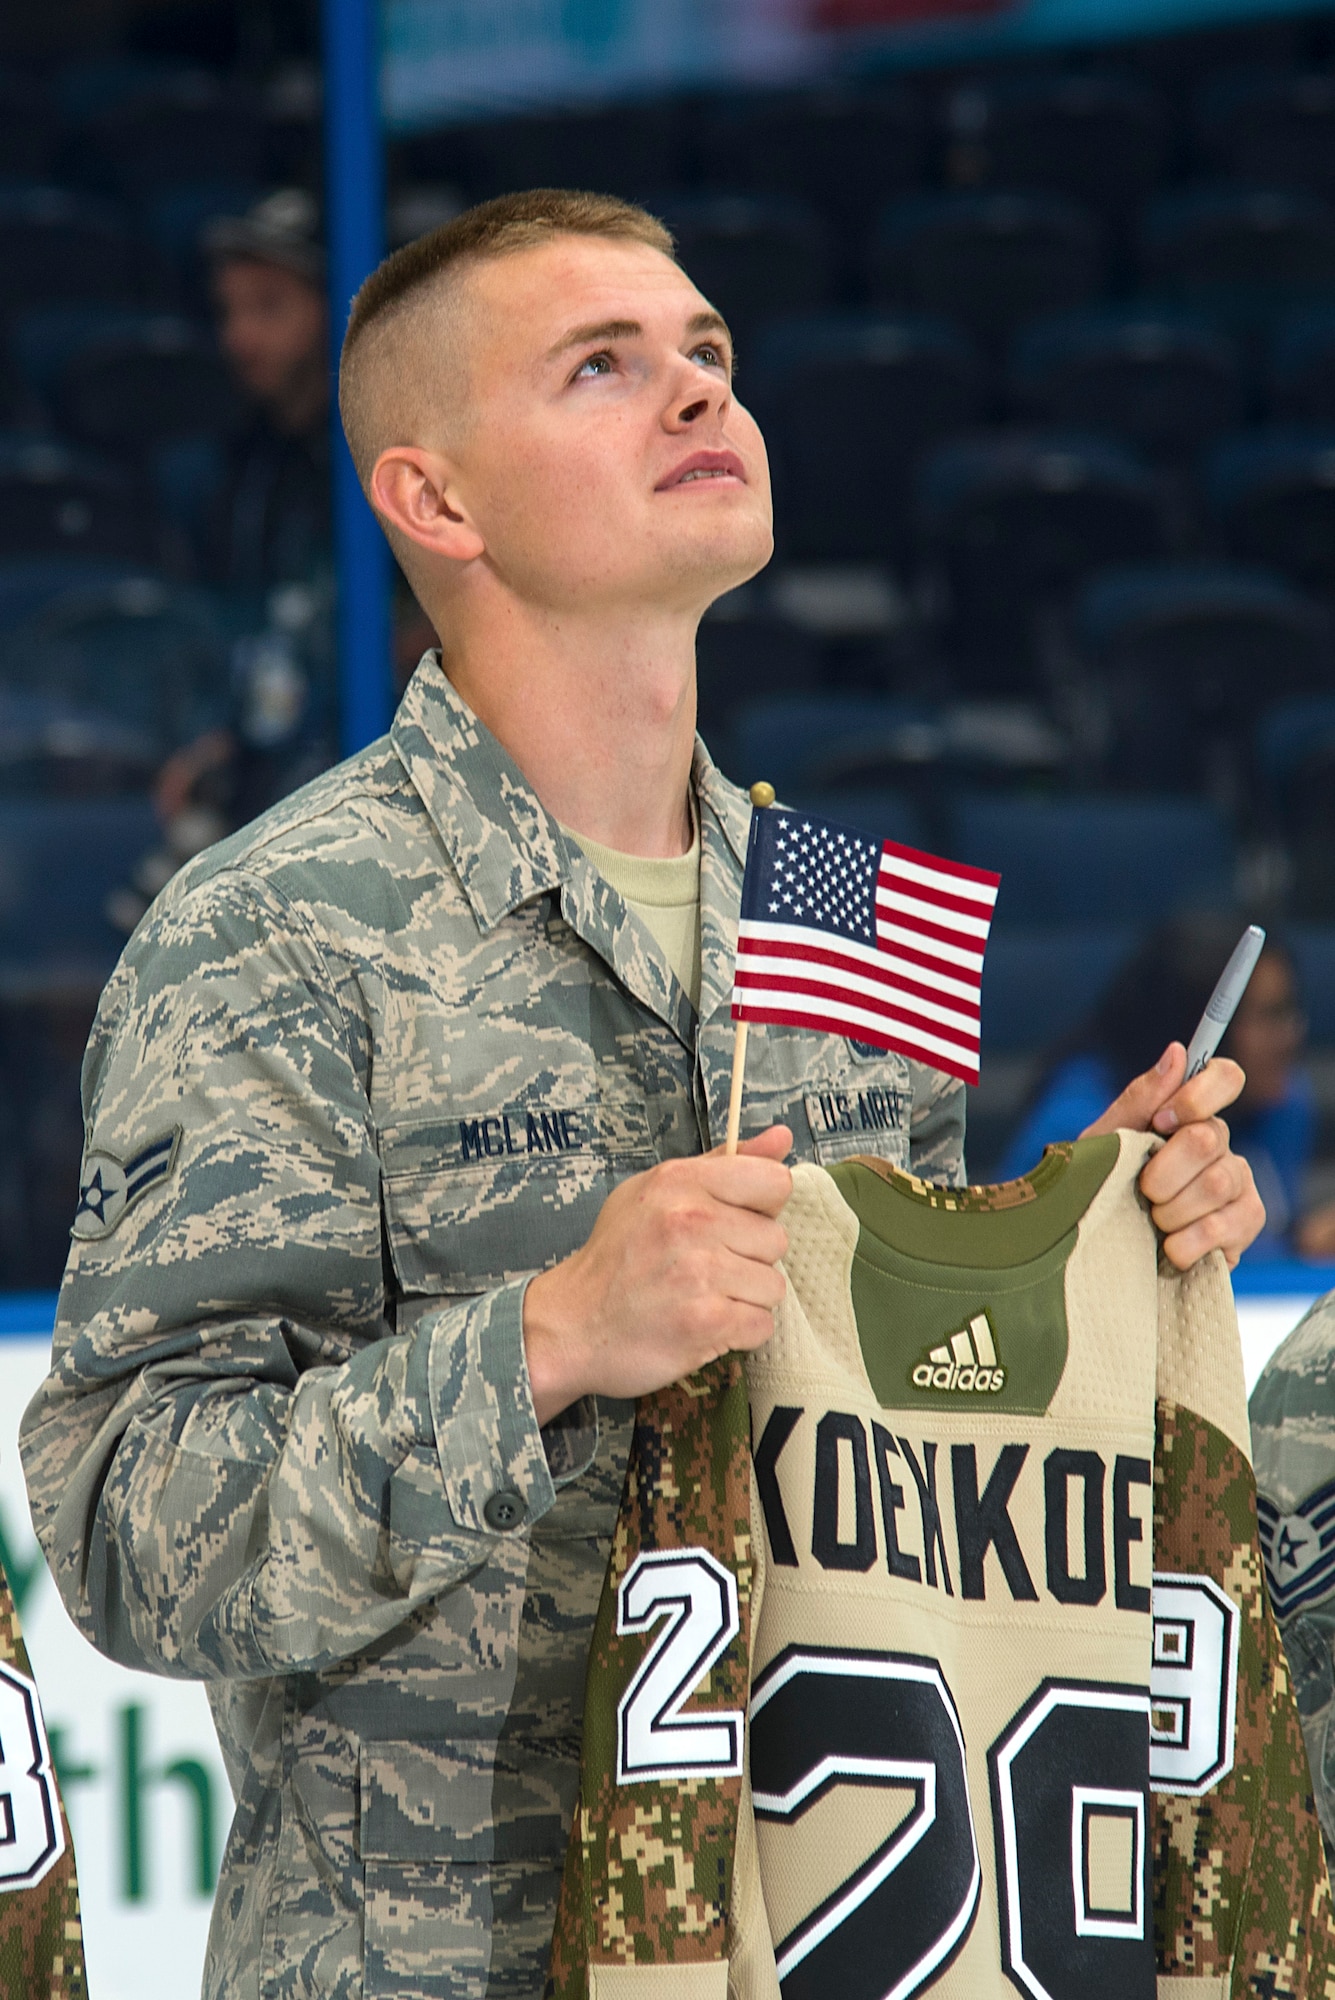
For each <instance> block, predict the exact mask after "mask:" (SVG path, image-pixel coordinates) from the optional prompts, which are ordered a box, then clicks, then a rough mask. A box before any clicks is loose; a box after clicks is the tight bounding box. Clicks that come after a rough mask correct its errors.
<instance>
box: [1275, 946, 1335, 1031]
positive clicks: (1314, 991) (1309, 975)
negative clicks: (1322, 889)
mask: <svg viewBox="0 0 1335 2000" xmlns="http://www.w3.org/2000/svg"><path fill="white" fill-rule="evenodd" d="M1282 935H1283V939H1284V942H1285V944H1287V945H1288V947H1289V949H1290V950H1291V951H1292V953H1293V956H1294V960H1295V962H1296V964H1297V968H1298V991H1299V993H1300V995H1301V997H1302V1003H1303V1012H1304V1013H1305V1014H1306V1016H1307V1036H1308V1040H1309V1041H1310V1042H1313V1043H1315V1044H1316V1046H1317V1047H1318V1048H1330V1047H1331V1046H1332V1045H1335V924H1288V925H1286V926H1285V927H1284V930H1283V933H1282Z"/></svg>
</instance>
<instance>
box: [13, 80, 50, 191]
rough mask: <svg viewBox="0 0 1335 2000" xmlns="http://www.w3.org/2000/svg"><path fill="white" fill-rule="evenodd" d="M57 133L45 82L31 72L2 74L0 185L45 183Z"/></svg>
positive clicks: (48, 91)
mask: <svg viewBox="0 0 1335 2000" xmlns="http://www.w3.org/2000/svg"><path fill="white" fill-rule="evenodd" d="M56 129H57V128H56V116H55V107H54V105H53V104H52V102H51V96H50V90H49V88H48V85H47V80H46V78H45V77H44V76H42V75H41V74H40V73H39V72H35V71H32V70H27V71H25V70H16V69H4V70H0V181H42V180H44V179H45V178H46V176H47V174H48V173H49V172H50V170H51V165H52V161H53V159H54V156H55V134H56Z"/></svg>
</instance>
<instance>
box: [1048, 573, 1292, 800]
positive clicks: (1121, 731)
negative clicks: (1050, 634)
mask: <svg viewBox="0 0 1335 2000" xmlns="http://www.w3.org/2000/svg"><path fill="white" fill-rule="evenodd" d="M1071 624H1072V630H1073V634H1074V637H1075V641H1076V644H1077V647H1078V648H1079V650H1080V652H1081V653H1082V654H1083V656H1084V658H1085V660H1086V661H1087V663H1088V664H1089V666H1090V667H1091V668H1093V669H1094V670H1095V671H1096V672H1097V674H1098V676H1099V678H1100V680H1101V682H1102V684H1103V686H1104V688H1105V690H1106V693H1107V697H1108V700H1109V703H1110V718H1111V729H1112V745H1111V747H1110V750H1109V762H1110V767H1111V768H1112V769H1114V770H1115V771H1116V772H1117V773H1118V774H1119V776H1121V777H1123V778H1125V779H1127V780H1129V781H1131V782H1133V783H1138V784H1142V785H1158V784H1162V785H1170V784H1174V783H1185V784H1191V783H1193V782H1197V781H1200V780H1201V779H1203V778H1205V777H1206V776H1207V775H1208V774H1209V771H1210V767H1211V765H1212V763H1214V764H1216V765H1217V764H1218V760H1219V757H1220V756H1221V755H1222V756H1223V757H1224V758H1225V759H1226V761H1227V763H1228V764H1229V765H1231V767H1232V771H1233V776H1234V779H1235V780H1236V781H1241V779H1242V777H1243V774H1244V771H1245V768H1246V763H1247V751H1246V748H1245V736H1246V733H1247V732H1249V731H1250V729H1251V727H1252V726H1253V724H1254V721H1255V717H1256V715H1257V713H1258V711H1259V710H1260V709H1261V708H1262V707H1263V706H1264V705H1265V704H1266V703H1267V702H1271V701H1274V700H1276V699H1277V698H1279V697H1281V696H1283V695H1286V694H1295V693H1300V692H1303V691H1305V690H1309V689H1313V688H1317V687H1320V686H1321V685H1322V682H1323V680H1324V678H1325V676H1326V675H1327V674H1328V672H1329V668H1330V661H1331V624H1330V619H1329V617H1328V615H1327V612H1326V610H1325V607H1324V606H1322V605H1321V604H1320V603H1317V602H1315V601H1314V600H1313V599H1312V598H1310V597H1307V596H1305V595H1304V594H1303V593H1302V592H1301V591H1299V590H1297V589H1296V588H1295V587H1294V586H1293V585H1292V584H1291V583H1289V582H1287V581H1286V580H1285V579H1284V578H1283V577H1280V576H1276V575H1274V574H1273V573H1271V572H1269V571H1266V570H1255V569H1248V568H1243V567H1231V566H1228V565H1223V564H1210V563H1162V564H1159V565H1157V566H1153V567H1141V568H1134V569H1129V570H1122V571H1115V572H1111V573H1105V574H1103V575H1101V576H1098V577H1094V578H1091V579H1090V581H1089V582H1088V583H1087V584H1086V585H1085V587H1084V588H1083V589H1082V590H1081V592H1080V593H1079V594H1078V596H1077V598H1076V600H1075V603H1074V605H1073V608H1072V616H1071ZM1214 775H1215V777H1216V779H1217V778H1218V776H1219V771H1218V769H1216V770H1215V773H1214Z"/></svg>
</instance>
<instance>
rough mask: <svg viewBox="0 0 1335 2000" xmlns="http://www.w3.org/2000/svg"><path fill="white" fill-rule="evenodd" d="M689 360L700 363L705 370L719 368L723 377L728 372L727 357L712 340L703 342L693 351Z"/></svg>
mask: <svg viewBox="0 0 1335 2000" xmlns="http://www.w3.org/2000/svg"><path fill="white" fill-rule="evenodd" d="M691 358H692V360H694V361H702V362H703V363H704V365H705V367H706V368H721V369H722V370H723V372H724V374H725V375H726V373H727V372H728V357H727V355H726V354H725V353H724V351H723V349H722V348H721V347H716V346H715V345H714V343H713V341H712V340H706V341H703V342H702V343H701V345H700V346H699V347H697V348H696V349H695V350H694V352H693V354H692V356H691Z"/></svg>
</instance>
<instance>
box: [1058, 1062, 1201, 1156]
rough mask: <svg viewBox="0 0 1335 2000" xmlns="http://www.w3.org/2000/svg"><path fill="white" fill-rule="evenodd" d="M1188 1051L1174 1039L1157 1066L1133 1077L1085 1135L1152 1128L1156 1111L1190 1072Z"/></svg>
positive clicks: (1083, 1137)
mask: <svg viewBox="0 0 1335 2000" xmlns="http://www.w3.org/2000/svg"><path fill="white" fill-rule="evenodd" d="M1186 1068H1187V1052H1186V1050H1185V1048H1183V1046H1182V1044H1181V1042H1170V1043H1169V1044H1168V1047H1167V1048H1166V1049H1165V1050H1164V1052H1163V1054H1162V1055H1161V1056H1160V1058H1159V1060H1158V1062H1157V1063H1156V1064H1155V1065H1154V1068H1153V1069H1147V1070H1146V1071H1145V1073H1144V1074H1143V1075H1142V1076H1137V1077H1133V1078H1132V1080H1131V1082H1130V1083H1129V1084H1128V1085H1127V1087H1126V1089H1125V1090H1124V1091H1123V1092H1122V1094H1121V1096H1120V1097H1118V1098H1116V1099H1115V1100H1114V1101H1113V1103H1111V1104H1110V1105H1109V1106H1108V1109H1107V1110H1106V1111H1105V1112H1104V1114H1103V1116H1102V1118H1096V1119H1095V1121H1094V1123H1093V1124H1092V1125H1089V1126H1087V1127H1086V1128H1085V1130H1084V1131H1083V1132H1082V1133H1081V1135H1080V1136H1081V1138H1082V1139H1088V1138H1093V1137H1095V1136H1096V1135H1097V1134H1098V1133H1101V1132H1148V1131H1149V1130H1150V1129H1151V1122H1152V1120H1153V1118H1154V1114H1155V1112H1156V1111H1158V1110H1159V1109H1160V1108H1161V1107H1162V1106H1163V1105H1165V1104H1167V1102H1168V1100H1169V1098H1170V1097H1171V1096H1172V1095H1173V1093H1174V1092H1175V1091H1176V1090H1177V1088H1178V1086H1179V1085H1180V1084H1181V1082H1182V1079H1183V1076H1184V1075H1185V1074H1186Z"/></svg>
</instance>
